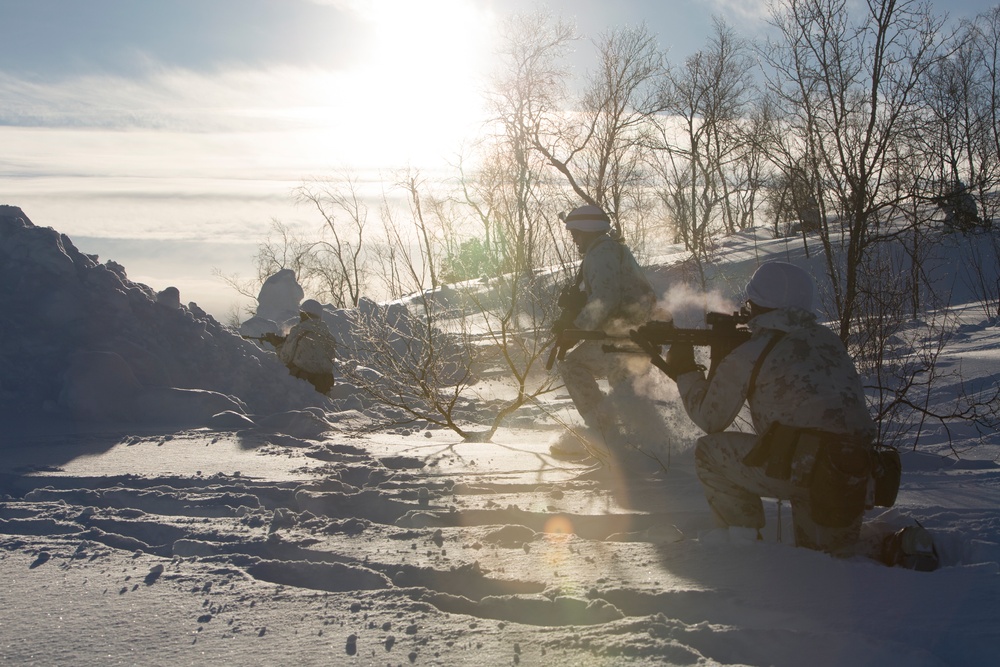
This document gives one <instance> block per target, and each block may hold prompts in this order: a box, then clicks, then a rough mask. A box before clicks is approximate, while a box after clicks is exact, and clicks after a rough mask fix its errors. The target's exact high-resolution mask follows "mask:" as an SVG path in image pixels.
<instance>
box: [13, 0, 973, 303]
mask: <svg viewBox="0 0 1000 667" xmlns="http://www.w3.org/2000/svg"><path fill="white" fill-rule="evenodd" d="M989 5H990V3H988V2H986V1H985V0H960V1H959V2H957V3H949V4H948V8H949V11H950V12H951V13H952V14H953V15H956V14H957V15H963V14H965V15H969V16H971V15H974V14H975V13H977V12H978V11H982V10H984V9H986V8H987V7H988V6H989ZM535 8H541V9H543V10H548V11H550V12H551V13H553V14H554V15H556V16H560V17H563V18H567V19H571V20H573V21H575V23H576V25H577V29H578V31H579V32H580V33H581V34H582V35H585V36H591V37H592V36H596V35H598V34H600V33H601V32H603V31H606V30H607V29H609V28H611V27H615V26H624V25H637V24H641V23H645V24H646V25H647V27H648V28H649V29H650V31H651V32H652V33H653V34H655V35H657V36H658V38H659V39H660V41H661V45H662V46H664V47H666V48H668V57H669V58H670V59H671V61H673V62H679V61H681V60H683V58H684V57H685V56H686V55H689V54H691V53H693V52H694V51H696V50H697V49H699V48H701V47H702V46H703V43H704V40H705V39H706V38H707V36H708V35H709V33H710V30H711V21H712V17H713V16H715V15H717V16H721V17H723V18H724V19H726V21H727V22H728V23H729V24H730V25H733V26H735V27H737V29H738V31H739V32H740V34H741V35H746V36H753V35H755V34H758V33H759V31H761V30H763V29H764V27H765V25H766V24H765V20H764V17H765V16H766V11H765V7H764V4H763V3H762V2H758V1H757V0H682V1H674V2H662V0H621V1H619V2H614V3H611V2H604V1H600V0H575V1H574V0H547V1H543V2H537V3H536V2H533V1H529V0H503V1H501V0H427V1H424V2H413V1H409V0H312V1H310V0H211V1H205V0H171V1H170V2H166V1H160V2H134V1H133V0H88V2H79V1H77V0H31V1H24V0H0V25H3V26H4V39H3V40H0V147H2V149H0V204H11V205H15V206H20V207H21V208H23V209H24V211H25V213H26V214H27V215H28V216H29V217H30V218H31V219H32V220H33V221H34V222H35V223H36V224H39V225H41V226H50V227H53V228H55V229H57V230H58V231H60V232H63V233H66V234H69V235H70V236H71V237H72V238H73V239H74V242H75V243H77V244H78V245H79V247H80V248H81V249H82V250H84V251H86V252H90V253H95V254H98V255H99V256H100V258H101V260H102V261H104V260H108V259H113V260H115V261H117V262H119V263H121V264H124V265H125V266H126V268H127V269H128V270H129V276H130V278H132V279H134V280H136V281H138V282H143V283H145V284H148V285H150V286H151V287H154V288H156V289H163V288H164V287H167V286H169V285H173V286H175V287H178V288H179V289H180V290H181V299H182V301H183V302H185V303H187V302H188V301H196V302H197V303H198V304H199V305H200V306H202V307H203V308H205V309H206V310H208V311H209V312H211V313H213V314H215V315H216V316H223V315H225V313H226V312H227V310H228V309H229V308H230V307H231V305H232V304H233V303H235V302H237V301H238V300H239V299H238V297H237V295H236V294H235V293H232V292H230V291H228V288H226V286H225V285H224V283H222V281H221V280H220V279H219V278H218V277H217V276H216V275H214V274H215V273H216V272H222V273H225V274H227V275H229V274H233V273H239V274H241V275H242V276H244V277H248V276H249V275H251V274H252V271H253V269H252V265H251V260H252V257H253V255H254V252H255V249H256V245H257V243H258V242H259V241H260V240H262V239H263V238H264V237H265V236H266V233H267V229H268V226H269V224H270V222H271V221H272V220H276V219H277V220H281V221H282V222H285V223H286V224H291V225H300V226H302V227H303V228H304V229H307V230H309V231H314V230H316V229H318V227H319V221H318V220H316V219H315V218H314V217H310V214H309V212H308V211H307V210H305V209H302V208H297V207H296V206H295V205H294V202H293V200H292V197H291V191H292V189H293V188H295V187H296V186H297V185H300V184H301V183H302V182H304V181H305V180H308V179H310V178H314V177H321V176H323V175H325V174H330V173H332V172H334V171H336V170H339V169H344V168H347V169H350V170H352V171H353V172H355V173H357V174H359V175H360V176H361V178H362V180H363V182H365V183H368V184H369V185H370V187H371V191H372V192H373V193H377V192H378V191H379V190H380V187H381V185H380V184H381V183H383V182H385V181H387V180H391V174H392V173H393V171H394V170H397V169H400V168H403V167H406V166H410V167H415V168H419V169H421V170H423V171H424V172H425V173H433V172H434V170H435V169H438V168H441V167H443V166H444V165H445V164H447V163H448V162H452V161H454V159H455V157H456V156H457V155H458V153H459V152H460V151H461V150H462V145H463V141H464V140H466V139H467V138H468V137H469V136H471V135H472V134H473V133H474V132H475V131H476V129H477V128H478V127H479V126H480V123H481V122H482V118H483V111H482V99H483V97H482V93H483V90H484V89H485V86H486V79H487V76H488V74H489V72H490V71H491V68H492V67H493V64H494V61H493V58H492V56H493V54H494V49H495V42H494V41H493V39H494V36H495V34H496V28H497V25H498V24H499V22H500V21H501V20H502V18H503V17H504V16H505V15H506V14H508V13H510V12H514V11H529V10H532V9H535ZM588 56H589V54H588V52H587V51H586V49H585V48H581V50H580V55H579V57H578V60H577V61H576V63H575V65H576V66H577V67H578V68H581V69H585V68H586V67H587V66H588V63H589V60H588Z"/></svg>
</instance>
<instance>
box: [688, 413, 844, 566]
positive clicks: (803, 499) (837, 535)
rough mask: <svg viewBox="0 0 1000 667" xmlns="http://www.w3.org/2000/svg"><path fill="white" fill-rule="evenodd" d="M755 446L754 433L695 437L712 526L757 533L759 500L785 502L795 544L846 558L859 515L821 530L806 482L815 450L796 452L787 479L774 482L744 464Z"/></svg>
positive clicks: (697, 464)
mask: <svg viewBox="0 0 1000 667" xmlns="http://www.w3.org/2000/svg"><path fill="white" fill-rule="evenodd" d="M756 442H757V436H755V435H752V434H749V433H736V432H732V431H729V432H723V433H713V434H710V435H705V436H702V437H701V438H699V439H698V444H697V447H696V449H695V469H696V470H697V473H698V479H700V480H701V483H702V486H703V487H704V489H705V498H706V499H707V500H708V504H709V506H710V507H711V508H712V513H713V514H714V515H715V521H716V524H717V525H719V526H720V527H727V526H742V527H746V528H756V529H757V530H760V529H761V528H763V527H764V523H765V521H764V505H763V502H762V501H761V498H777V499H779V500H786V501H789V502H790V504H791V506H792V525H793V528H794V533H795V544H796V545H797V546H800V547H806V548H809V549H816V550H818V551H826V552H829V553H834V554H838V555H849V554H850V553H851V552H852V551H853V549H854V547H855V545H856V543H857V541H858V536H859V534H860V531H861V521H862V517H863V512H859V513H858V516H857V517H856V519H854V520H853V521H851V523H849V524H848V525H847V526H844V527H842V528H831V527H828V526H822V525H819V524H817V523H816V522H815V521H814V520H813V518H812V507H811V501H810V498H809V487H808V484H807V481H808V479H809V476H810V473H811V471H812V469H813V466H814V464H815V462H816V453H815V451H805V452H800V453H796V455H795V457H794V458H793V460H792V474H791V478H790V479H787V480H782V479H775V478H773V477H768V476H767V474H765V468H764V467H756V468H755V467H750V466H747V465H745V464H744V463H743V458H744V457H745V456H746V455H747V453H748V452H749V451H750V450H751V449H753V446H754V444H755V443H756Z"/></svg>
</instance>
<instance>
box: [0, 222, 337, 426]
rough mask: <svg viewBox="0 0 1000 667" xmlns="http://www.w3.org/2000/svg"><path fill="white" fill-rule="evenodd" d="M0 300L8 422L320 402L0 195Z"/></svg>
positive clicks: (252, 350) (2, 394)
mask: <svg viewBox="0 0 1000 667" xmlns="http://www.w3.org/2000/svg"><path fill="white" fill-rule="evenodd" d="M286 287H287V286H286ZM0 312H3V313H4V318H3V320H2V324H0V336H2V339H3V345H2V346H0V368H2V369H3V373H2V374H0V416H2V417H3V418H4V421H5V423H7V424H17V423H28V422H37V421H39V420H44V421H46V422H49V423H52V422H61V423H68V424H77V423H132V424H170V425H174V426H199V425H204V424H206V423H207V422H208V421H209V420H210V419H212V417H213V416H214V415H216V414H219V413H224V412H230V413H236V414H244V415H254V414H273V413H278V412H285V411H291V410H301V409H303V408H306V407H316V406H324V405H327V402H328V399H327V398H326V397H324V396H322V395H320V394H318V393H316V392H315V391H314V390H313V388H312V387H311V386H310V385H309V384H308V383H306V382H303V381H301V380H297V379H295V378H292V377H291V376H289V375H288V372H287V369H286V368H285V367H284V365H283V364H282V363H281V362H280V361H279V360H278V359H277V357H276V356H275V355H274V354H272V353H270V352H266V351H263V350H261V349H260V348H258V347H257V346H256V345H254V344H253V343H251V342H250V341H247V340H244V339H242V338H240V336H239V335H237V334H236V333H235V332H233V331H232V330H231V329H229V328H228V327H226V326H224V325H222V324H220V323H219V322H217V321H216V320H215V319H214V318H213V317H212V316H211V315H209V314H207V313H205V312H204V311H203V310H202V309H201V308H199V307H198V306H197V304H195V303H189V304H188V305H187V306H184V305H181V303H180V295H179V293H178V291H177V290H176V289H175V288H168V289H166V290H163V291H162V292H160V293H156V292H155V291H153V290H152V289H151V288H149V287H148V286H146V285H142V284H139V283H135V282H132V281H130V280H129V279H128V276H127V275H126V273H125V269H124V267H122V266H121V265H119V264H116V263H115V262H113V261H108V262H105V263H103V264H102V263H100V262H99V261H98V257H97V256H96V255H88V254H84V253H81V252H80V251H79V250H77V248H76V247H75V246H74V245H73V243H72V241H71V240H70V239H69V237H67V236H66V235H64V234H60V233H58V232H57V231H55V230H53V229H51V228H44V227H37V226H35V225H34V224H33V223H32V222H31V220H30V219H29V218H28V216H27V215H25V214H24V212H23V211H22V210H21V209H20V208H17V207H14V206H0Z"/></svg>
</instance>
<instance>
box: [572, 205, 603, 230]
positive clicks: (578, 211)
mask: <svg viewBox="0 0 1000 667" xmlns="http://www.w3.org/2000/svg"><path fill="white" fill-rule="evenodd" d="M563 222H565V223H566V229H569V230H576V231H579V232H606V231H609V230H610V229H611V218H609V217H608V214H607V213H605V212H604V211H602V210H601V209H600V208H598V207H597V206H578V207H576V208H574V209H573V210H572V211H570V212H569V214H567V215H566V217H565V218H564V219H563Z"/></svg>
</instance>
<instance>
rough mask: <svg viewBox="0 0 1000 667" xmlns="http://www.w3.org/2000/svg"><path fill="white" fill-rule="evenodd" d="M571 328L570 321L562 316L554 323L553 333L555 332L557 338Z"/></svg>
mask: <svg viewBox="0 0 1000 667" xmlns="http://www.w3.org/2000/svg"><path fill="white" fill-rule="evenodd" d="M568 328H569V322H567V321H566V320H564V319H562V318H560V319H558V320H556V321H555V322H553V323H552V333H553V334H555V336H556V338H558V337H559V336H561V335H562V332H563V331H566V329H568Z"/></svg>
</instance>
